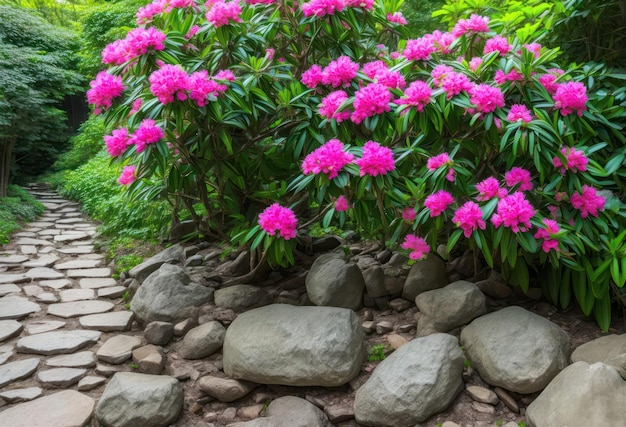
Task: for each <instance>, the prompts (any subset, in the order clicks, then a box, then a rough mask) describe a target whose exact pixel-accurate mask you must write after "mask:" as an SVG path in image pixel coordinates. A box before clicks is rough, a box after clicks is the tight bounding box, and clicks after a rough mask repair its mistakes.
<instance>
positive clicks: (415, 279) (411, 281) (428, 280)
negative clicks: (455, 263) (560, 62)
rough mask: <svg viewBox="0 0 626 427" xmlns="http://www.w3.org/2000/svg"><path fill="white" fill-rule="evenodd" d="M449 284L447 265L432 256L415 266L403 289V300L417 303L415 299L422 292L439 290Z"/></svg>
mask: <svg viewBox="0 0 626 427" xmlns="http://www.w3.org/2000/svg"><path fill="white" fill-rule="evenodd" d="M447 284H448V274H447V273H446V264H445V263H444V262H443V261H442V260H441V258H439V257H438V256H435V255H431V256H429V257H428V258H426V259H424V260H422V261H420V262H416V263H415V264H413V266H412V267H411V270H410V271H409V275H408V276H407V278H406V280H405V282H404V287H403V288H402V298H404V299H406V300H409V301H415V297H416V296H418V295H419V294H421V293H422V292H426V291H432V290H433V289H439V288H442V287H444V286H446V285H447Z"/></svg>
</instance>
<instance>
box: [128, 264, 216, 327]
mask: <svg viewBox="0 0 626 427" xmlns="http://www.w3.org/2000/svg"><path fill="white" fill-rule="evenodd" d="M212 300H213V289H212V288H207V287H204V286H202V285H199V284H197V283H192V282H191V279H190V278H189V276H188V275H187V273H186V272H185V270H183V269H182V268H181V267H180V266H177V265H172V264H163V265H162V266H161V268H159V269H158V270H157V271H155V272H154V273H152V274H151V275H150V276H148V278H146V280H145V281H144V282H143V284H142V285H141V286H140V287H139V289H137V293H136V294H135V296H134V297H133V300H132V301H131V303H130V309H131V310H132V311H133V312H134V313H135V316H136V318H137V320H138V321H139V322H140V323H149V322H152V321H155V320H158V321H162V322H172V323H176V322H179V321H181V320H183V319H185V318H187V317H189V316H190V314H191V312H192V311H193V308H194V307H199V306H201V305H203V304H206V303H208V302H211V301H212Z"/></svg>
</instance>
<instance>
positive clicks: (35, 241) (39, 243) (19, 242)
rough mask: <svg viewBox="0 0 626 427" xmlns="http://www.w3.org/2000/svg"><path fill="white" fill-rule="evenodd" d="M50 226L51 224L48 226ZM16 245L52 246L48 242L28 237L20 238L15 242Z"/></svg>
mask: <svg viewBox="0 0 626 427" xmlns="http://www.w3.org/2000/svg"><path fill="white" fill-rule="evenodd" d="M50 225H52V224H50ZM15 244H16V245H20V246H23V245H30V246H53V243H52V242H49V241H48V240H43V239H32V238H30V237H22V238H20V239H17V242H15Z"/></svg>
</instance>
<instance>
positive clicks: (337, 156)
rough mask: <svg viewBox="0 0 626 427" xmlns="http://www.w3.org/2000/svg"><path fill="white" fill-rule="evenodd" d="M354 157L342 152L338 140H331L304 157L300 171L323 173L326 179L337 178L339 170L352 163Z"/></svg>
mask: <svg viewBox="0 0 626 427" xmlns="http://www.w3.org/2000/svg"><path fill="white" fill-rule="evenodd" d="M353 160H354V156H353V155H352V154H350V153H346V152H345V151H344V145H343V143H342V142H341V141H339V140H338V139H331V140H330V141H328V142H326V143H325V144H324V145H322V146H321V147H319V148H317V149H316V150H315V151H313V152H312V153H310V154H309V155H308V156H306V157H305V159H304V162H303V163H302V171H303V172H304V174H305V175H308V174H310V173H314V174H319V173H325V174H327V175H328V179H333V178H335V177H337V175H338V174H339V171H340V170H341V168H343V167H344V166H345V165H347V164H349V163H352V161H353Z"/></svg>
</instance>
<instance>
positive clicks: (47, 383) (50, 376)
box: [37, 368, 87, 388]
mask: <svg viewBox="0 0 626 427" xmlns="http://www.w3.org/2000/svg"><path fill="white" fill-rule="evenodd" d="M86 374H87V370H86V369H82V368H54V369H47V370H45V371H39V373H38V374H37V379H38V380H39V382H40V383H41V384H43V386H44V387H49V388H66V387H70V386H72V385H74V384H76V383H77V382H78V381H79V380H80V379H81V378H82V377H84V376H85V375H86Z"/></svg>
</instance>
